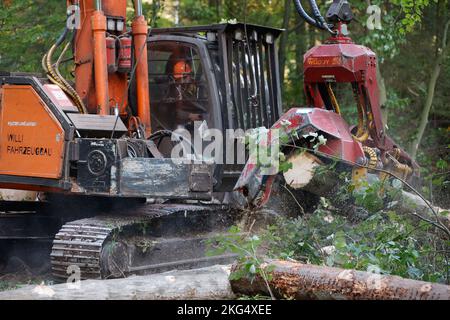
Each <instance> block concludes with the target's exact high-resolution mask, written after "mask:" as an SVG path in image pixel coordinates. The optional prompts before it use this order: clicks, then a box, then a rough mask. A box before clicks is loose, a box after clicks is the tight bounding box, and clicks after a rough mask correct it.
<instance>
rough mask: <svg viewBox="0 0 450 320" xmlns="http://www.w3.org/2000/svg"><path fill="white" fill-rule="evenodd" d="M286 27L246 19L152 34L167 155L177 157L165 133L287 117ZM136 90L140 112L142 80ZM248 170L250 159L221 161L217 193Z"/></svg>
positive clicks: (152, 79) (156, 120)
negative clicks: (280, 53) (283, 75)
mask: <svg viewBox="0 0 450 320" xmlns="http://www.w3.org/2000/svg"><path fill="white" fill-rule="evenodd" d="M281 32H282V30H279V29H274V28H268V27H262V26H257V25H250V24H239V23H238V24H228V23H224V24H215V25H210V26H196V27H177V28H160V29H152V30H151V31H150V34H149V38H148V66H149V90H150V105H151V107H150V108H151V118H152V128H153V132H154V134H156V135H157V136H158V139H157V146H158V148H159V149H160V150H161V153H162V154H163V155H164V157H166V158H168V157H170V153H171V148H172V147H173V141H171V136H170V135H163V136H162V137H161V135H159V134H158V133H159V132H172V131H174V130H177V129H186V130H187V131H188V132H189V133H190V135H191V136H192V137H193V136H194V135H195V134H196V132H195V130H197V129H198V127H199V126H201V124H204V125H206V126H207V127H208V128H210V129H218V130H220V131H222V132H223V136H224V137H225V132H226V130H227V129H234V130H236V129H242V130H244V131H245V130H248V129H252V128H258V127H266V128H270V127H271V126H272V125H273V124H274V123H275V121H277V119H279V117H280V116H281V114H282V112H281V109H282V107H281V88H280V80H279V66H278V57H277V50H276V40H277V38H278V36H279V35H280V34H281ZM131 90H132V93H131V95H130V96H131V97H132V98H131V107H132V110H133V111H134V112H135V113H136V103H135V101H136V100H135V99H133V97H135V93H133V92H135V90H136V89H135V85H133V86H132V89H131ZM196 123H197V124H198V125H197V127H196ZM204 125H203V127H204ZM196 128H197V129H196ZM224 145H225V144H224ZM205 146H206V145H204V146H203V147H205ZM225 149H226V148H225V147H224V150H223V157H224V159H225V158H226V150H225ZM224 162H225V161H224ZM242 168H243V164H238V165H236V164H234V165H233V164H224V165H216V168H215V170H214V179H213V180H214V181H215V189H216V191H231V190H232V188H233V187H234V184H235V183H236V181H237V178H238V177H239V175H240V172H241V170H242Z"/></svg>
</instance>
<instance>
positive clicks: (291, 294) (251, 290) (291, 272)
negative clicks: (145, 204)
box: [231, 260, 450, 300]
mask: <svg viewBox="0 0 450 320" xmlns="http://www.w3.org/2000/svg"><path fill="white" fill-rule="evenodd" d="M269 266H270V267H271V268H273V271H272V272H270V275H271V279H270V280H269V279H268V281H267V282H268V284H269V287H270V289H271V292H272V293H273V294H274V296H275V297H277V298H281V299H296V300H330V299H331V300H449V299H450V286H446V285H442V284H436V283H430V282H423V281H416V280H411V279H404V278H401V277H397V276H385V275H380V274H375V273H370V272H362V271H355V270H345V269H339V268H330V267H325V266H315V265H308V264H301V263H298V262H287V261H279V260H275V261H272V260H268V261H266V262H265V263H264V264H263V266H262V267H263V268H267V267H269ZM235 268H236V265H235V266H233V269H232V270H234V269H235ZM231 287H232V289H233V292H234V293H236V294H245V295H250V296H254V295H257V294H263V295H269V294H270V292H269V289H268V286H267V285H266V282H265V281H264V279H262V278H261V276H259V275H258V276H256V279H254V280H253V281H251V280H250V279H248V278H245V277H244V278H240V279H238V280H232V281H231Z"/></svg>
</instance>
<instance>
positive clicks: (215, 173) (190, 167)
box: [0, 0, 281, 279]
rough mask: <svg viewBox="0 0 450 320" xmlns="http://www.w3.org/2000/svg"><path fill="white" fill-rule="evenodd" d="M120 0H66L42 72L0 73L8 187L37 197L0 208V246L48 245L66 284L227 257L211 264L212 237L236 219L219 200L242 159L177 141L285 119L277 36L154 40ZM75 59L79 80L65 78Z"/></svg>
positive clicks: (1, 156)
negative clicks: (201, 131)
mask: <svg viewBox="0 0 450 320" xmlns="http://www.w3.org/2000/svg"><path fill="white" fill-rule="evenodd" d="M126 3H127V1H126V0H121V1H117V0H96V1H94V0H79V1H78V0H69V1H67V25H66V27H65V29H64V31H63V32H62V34H61V36H60V37H59V38H58V39H57V41H56V43H55V44H54V45H53V46H52V47H51V48H50V50H49V51H48V52H47V54H46V55H45V56H44V57H43V59H42V66H43V69H44V70H45V75H46V76H42V75H33V74H24V73H15V72H1V73H0V103H1V108H0V136H1V138H0V139H1V140H0V141H1V142H0V188H2V189H16V190H28V191H33V192H38V195H39V197H40V199H41V200H42V201H36V202H33V203H26V202H19V201H2V202H1V203H0V212H3V213H2V214H0V240H1V242H0V244H1V245H0V251H8V249H11V248H14V247H15V246H16V245H17V243H19V242H21V241H28V242H27V243H29V241H33V242H34V243H36V241H39V240H51V241H52V249H51V254H50V255H51V264H52V270H53V274H54V275H55V276H57V277H61V278H66V277H68V276H69V273H71V272H78V271H80V273H81V278H83V279H86V278H106V277H121V276H124V275H129V274H139V273H147V272H158V271H163V270H167V269H173V268H189V267H192V266H196V267H199V266H202V265H209V264H212V263H220V262H224V261H227V260H229V259H230V258H232V256H230V255H227V254H225V255H222V256H218V257H206V256H205V250H206V239H208V238H210V236H211V235H212V234H217V232H220V230H222V229H224V228H227V226H230V225H231V224H233V223H234V220H235V219H236V218H237V215H236V214H234V213H232V212H231V211H230V208H229V206H225V205H223V203H224V202H223V200H224V198H225V195H226V194H227V193H230V192H232V190H233V187H234V184H235V183H236V181H237V179H238V177H239V175H240V171H239V167H240V168H241V169H242V167H243V165H241V166H237V167H236V166H235V165H232V164H230V165H219V164H214V163H212V162H211V161H209V160H208V161H206V160H205V161H203V160H202V158H201V156H199V157H197V158H196V159H197V161H195V162H193V163H180V161H174V160H173V159H171V158H170V157H171V154H172V152H171V151H172V149H173V148H174V146H173V144H174V141H172V133H173V131H174V130H176V129H177V128H180V127H182V128H185V129H186V130H188V131H189V132H193V130H195V123H196V122H197V123H198V122H200V123H201V122H203V123H205V124H207V125H208V126H209V127H213V128H217V129H219V130H222V131H223V132H225V130H226V129H237V128H244V129H249V128H256V127H258V126H266V127H270V126H271V125H272V124H273V123H274V122H275V121H276V119H278V118H279V116H280V110H281V98H280V88H279V80H278V72H279V70H278V63H277V57H276V50H275V42H276V38H277V37H278V35H279V34H280V33H281V30H278V29H272V28H266V27H260V26H253V25H245V26H244V25H242V24H233V25H231V24H216V25H211V26H199V27H189V28H167V29H154V30H151V32H149V28H148V26H147V21H146V19H145V18H144V16H143V13H142V3H141V0H135V1H134V19H133V21H132V22H131V28H130V27H129V26H128V25H127V5H126ZM247 35H248V36H247ZM70 52H72V54H73V56H72V57H69V58H65V56H66V55H68V54H69V53H70ZM248 57H251V59H248ZM256 61H258V65H256ZM67 62H73V69H74V71H73V72H72V74H73V75H74V78H75V81H74V83H71V82H69V81H68V80H67V79H65V77H64V75H63V72H62V71H61V70H62V66H63V65H64V64H66V63H67ZM250 72H251V74H250ZM243 75H245V77H246V83H245V85H244V82H242V76H243ZM229 83H232V84H233V86H230V85H228V84H229ZM269 88H270V90H268V89H269ZM150 95H151V96H152V103H151V104H150V98H149V97H150ZM250 97H252V100H251V101H253V102H252V104H251V107H252V108H253V109H252V110H250V109H249V106H250ZM233 102H236V104H235V105H234V106H233V107H230V104H231V103H233ZM224 110H225V111H224ZM235 113H237V117H236V116H235ZM180 139H181V138H180ZM176 142H177V141H175V143H176ZM197 151H198V150H197ZM195 152H196V151H195V150H194V154H196V153H195ZM198 154H201V150H200V151H199V152H198ZM43 195H45V199H43V197H42V196H43ZM29 211H32V212H33V213H31V214H20V212H29ZM28 254H29V255H33V254H34V252H33V251H32V250H30V251H29V252H28ZM36 254H37V255H41V253H36ZM74 268H75V269H74Z"/></svg>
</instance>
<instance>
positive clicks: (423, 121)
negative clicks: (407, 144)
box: [410, 20, 450, 159]
mask: <svg viewBox="0 0 450 320" xmlns="http://www.w3.org/2000/svg"><path fill="white" fill-rule="evenodd" d="M449 26H450V20H449V21H447V23H446V25H445V29H444V34H443V37H442V48H441V50H440V51H439V53H438V56H437V58H436V61H435V63H434V67H433V71H432V73H431V78H430V81H429V83H428V90H427V99H426V101H425V105H424V108H423V110H422V114H421V116H420V123H419V129H418V132H417V136H416V138H415V139H414V142H413V143H412V147H411V152H410V154H411V157H412V158H413V159H415V158H416V156H417V151H418V149H419V146H420V143H421V141H422V138H423V134H424V133H425V129H426V127H427V124H428V116H429V114H430V110H431V107H432V106H433V100H434V93H435V90H436V84H437V81H438V79H439V76H440V74H441V68H442V63H443V62H444V58H445V57H446V55H447V47H448V44H447V37H448V29H449Z"/></svg>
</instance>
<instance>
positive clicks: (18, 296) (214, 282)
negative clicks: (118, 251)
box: [0, 266, 234, 300]
mask: <svg viewBox="0 0 450 320" xmlns="http://www.w3.org/2000/svg"><path fill="white" fill-rule="evenodd" d="M229 269H230V267H229V266H213V267H209V268H203V269H197V270H186V271H171V272H167V273H162V274H155V275H149V276H142V277H131V278H126V279H114V280H88V281H82V282H79V287H78V288H76V287H75V288H70V287H69V286H68V285H67V284H65V283H64V284H57V285H54V286H44V285H40V286H27V287H25V288H22V289H18V290H13V291H5V292H0V300H112V299H113V300H168V299H170V300H197V299H202V300H203V299H205V300H211V299H232V298H234V294H233V292H232V291H231V286H230V283H229V281H228V277H229Z"/></svg>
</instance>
